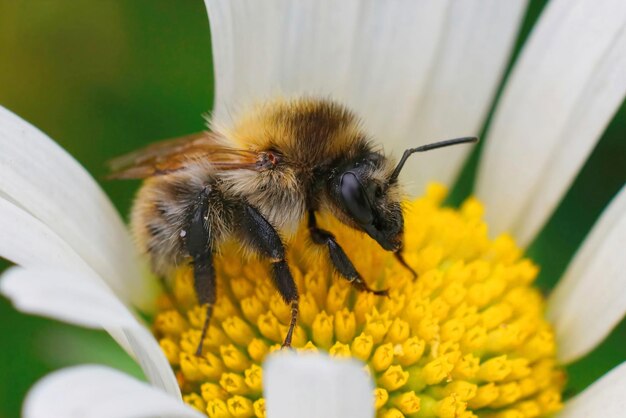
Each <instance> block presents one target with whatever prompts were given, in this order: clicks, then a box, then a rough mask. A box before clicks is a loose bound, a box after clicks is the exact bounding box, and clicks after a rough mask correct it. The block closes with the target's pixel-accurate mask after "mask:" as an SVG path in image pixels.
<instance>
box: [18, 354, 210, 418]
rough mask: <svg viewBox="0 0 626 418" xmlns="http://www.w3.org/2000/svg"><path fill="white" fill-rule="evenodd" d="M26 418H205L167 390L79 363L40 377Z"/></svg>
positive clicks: (26, 406) (29, 397)
mask: <svg viewBox="0 0 626 418" xmlns="http://www.w3.org/2000/svg"><path fill="white" fill-rule="evenodd" d="M22 416H23V417H24V418H51V417H53V418H70V417H76V418H78V417H80V418H153V417H167V418H203V417H204V418H205V415H202V414H200V413H199V412H198V411H196V410H194V409H192V408H191V407H189V406H187V405H185V404H184V403H182V402H181V401H180V400H177V399H176V398H172V397H171V396H168V395H166V394H164V393H163V392H161V391H159V390H157V389H155V388H153V387H151V386H149V385H147V384H145V383H143V382H140V381H138V380H136V379H134V378H132V377H130V376H128V375H126V374H124V373H121V372H119V371H117V370H113V369H109V368H106V367H102V366H78V367H72V368H69V369H65V370H61V371H59V372H56V373H53V374H51V375H48V376H46V377H45V378H43V379H42V380H40V381H39V382H38V383H37V384H36V385H35V386H34V387H33V388H32V389H31V391H30V392H29V394H28V395H27V397H26V400H25V403H24V409H23V414H22Z"/></svg>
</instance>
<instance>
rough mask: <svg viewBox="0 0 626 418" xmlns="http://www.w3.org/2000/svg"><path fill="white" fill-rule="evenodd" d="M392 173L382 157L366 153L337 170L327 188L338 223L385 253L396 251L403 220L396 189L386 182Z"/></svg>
mask: <svg viewBox="0 0 626 418" xmlns="http://www.w3.org/2000/svg"><path fill="white" fill-rule="evenodd" d="M392 170H393V165H392V164H391V163H390V161H389V160H387V158H386V157H384V156H383V155H381V154H378V153H369V154H367V155H366V156H364V157H362V158H359V159H358V160H357V161H355V162H352V163H349V164H348V165H347V166H344V167H342V168H341V169H339V170H338V172H337V173H336V175H335V176H333V177H332V179H331V181H330V184H329V186H330V195H331V198H332V200H333V202H334V206H335V209H336V210H335V212H339V213H335V215H336V216H337V217H338V218H339V219H340V220H341V221H343V222H344V223H346V224H348V225H350V226H352V227H354V228H356V229H359V230H361V231H363V232H365V233H367V234H368V235H369V236H370V237H372V238H373V239H374V240H375V241H376V242H378V244H380V246H381V247H382V248H384V249H385V250H387V251H398V250H399V249H400V248H401V247H402V231H403V227H404V218H403V216H402V209H401V206H400V200H401V193H400V187H399V185H398V184H397V182H395V181H394V182H389V181H388V179H389V176H390V174H391V172H392ZM337 209H338V210H337Z"/></svg>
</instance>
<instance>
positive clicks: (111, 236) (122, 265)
mask: <svg viewBox="0 0 626 418" xmlns="http://www.w3.org/2000/svg"><path fill="white" fill-rule="evenodd" d="M0 196H4V197H5V198H7V199H8V200H10V201H12V202H13V203H15V204H17V205H19V206H20V207H22V208H23V209H24V210H26V211H27V212H29V213H30V214H32V215H33V216H34V217H35V218H37V219H39V220H40V221H41V222H42V223H44V224H45V225H47V226H48V227H49V228H50V229H51V230H52V231H53V232H54V233H55V234H56V235H58V237H60V238H61V239H62V240H64V241H66V242H67V244H68V245H69V246H70V247H71V248H73V249H74V251H75V252H76V253H77V254H79V255H80V256H81V257H82V258H83V259H84V260H85V262H86V263H87V264H88V265H90V266H91V267H92V268H93V269H94V270H95V271H96V272H97V273H98V274H99V275H100V276H101V277H103V278H104V279H105V280H106V281H107V282H108V283H109V284H110V285H111V287H112V288H113V289H114V290H115V292H116V293H117V294H118V295H120V296H121V297H123V298H124V299H125V300H126V301H132V303H133V304H135V306H138V307H140V308H142V309H149V308H150V307H151V306H152V304H153V303H154V293H153V289H152V286H153V285H154V284H151V283H150V282H149V281H148V280H146V279H145V277H144V276H143V275H142V274H141V271H140V269H139V265H138V263H137V259H136V253H135V251H134V250H133V246H132V243H131V241H130V238H129V236H128V233H127V231H126V229H125V227H124V224H123V223H122V221H121V218H120V217H119V215H118V214H117V212H116V211H115V208H114V207H113V205H112V204H111V202H110V201H109V199H108V198H107V197H106V195H105V194H104V192H103V191H102V190H101V189H100V187H99V186H98V184H97V183H96V182H95V181H94V180H93V179H92V178H91V177H90V175H89V174H88V173H87V172H86V171H85V169H84V168H83V167H81V166H80V164H78V163H77V162H76V161H75V160H74V159H73V158H72V157H71V156H70V155H69V154H67V153H66V152H65V151H64V150H63V149H61V148H60V147H59V146H58V145H57V144H56V143H55V142H54V141H52V140H51V139H50V138H48V137H47V136H46V135H45V134H44V133H42V132H41V131H39V130H38V129H37V128H35V127H34V126H32V125H30V124H29V123H27V122H25V121H24V120H22V119H20V118H19V117H18V116H16V115H14V114H13V113H11V112H9V111H8V110H6V109H4V108H2V107H0Z"/></svg>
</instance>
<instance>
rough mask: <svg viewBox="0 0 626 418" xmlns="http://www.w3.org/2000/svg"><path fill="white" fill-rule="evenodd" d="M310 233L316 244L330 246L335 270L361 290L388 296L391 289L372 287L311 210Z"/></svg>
mask: <svg viewBox="0 0 626 418" xmlns="http://www.w3.org/2000/svg"><path fill="white" fill-rule="evenodd" d="M308 227H309V233H310V234H311V239H312V240H313V242H314V243H315V244H318V245H326V246H327V247H328V253H329V255H330V260H331V261H332V263H333V266H334V267H335V270H336V271H337V273H339V275H340V276H341V277H343V278H344V279H346V280H348V281H349V282H350V283H352V285H353V286H354V287H355V288H357V289H358V290H360V291H363V292H370V293H373V294H375V295H380V296H388V295H389V290H388V289H384V290H374V289H371V288H370V287H369V286H368V285H367V283H365V281H364V280H363V278H362V277H361V275H360V274H359V272H358V271H356V268H354V265H353V264H352V262H351V261H350V259H349V258H348V256H347V255H346V253H345V252H344V251H343V248H341V247H340V246H339V244H338V243H337V240H336V239H335V236H334V235H333V234H331V233H330V232H328V231H326V230H325V229H321V228H318V227H317V222H316V221H315V213H314V212H313V211H309V223H308Z"/></svg>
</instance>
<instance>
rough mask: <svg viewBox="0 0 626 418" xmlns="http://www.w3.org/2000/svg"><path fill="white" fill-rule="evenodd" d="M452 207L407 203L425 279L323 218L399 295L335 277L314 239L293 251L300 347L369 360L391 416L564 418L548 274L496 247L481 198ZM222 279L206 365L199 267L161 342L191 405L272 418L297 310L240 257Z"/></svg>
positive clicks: (233, 255)
mask: <svg viewBox="0 0 626 418" xmlns="http://www.w3.org/2000/svg"><path fill="white" fill-rule="evenodd" d="M444 196H445V189H444V188H443V187H442V186H439V185H431V186H430V187H429V189H428V192H427V193H426V195H425V196H423V197H421V198H419V199H417V200H415V201H413V202H410V203H406V205H405V211H404V212H405V237H404V241H405V244H404V256H405V259H406V260H407V262H408V263H409V265H411V266H412V267H413V268H414V269H415V271H416V272H417V273H418V274H419V277H418V278H417V279H416V280H413V278H412V276H411V274H410V273H409V272H408V271H407V270H406V269H405V268H404V267H402V266H401V265H400V264H399V263H398V262H397V260H395V258H394V257H393V255H392V254H390V253H388V252H385V251H383V250H382V249H381V248H380V247H378V245H377V244H376V243H375V242H373V241H372V240H371V239H370V238H368V237H365V236H363V234H360V233H357V232H355V231H352V230H350V229H348V228H346V227H345V226H342V225H340V224H339V222H337V221H336V220H334V219H330V218H328V219H322V222H321V224H322V225H323V227H324V228H326V229H328V230H330V231H332V232H333V233H335V234H336V236H337V240H338V242H339V243H340V245H342V246H343V248H344V250H345V252H346V254H348V255H349V257H350V258H351V260H352V261H353V262H354V264H355V266H356V267H357V269H358V271H360V272H361V273H362V275H363V277H364V278H365V280H366V281H367V282H368V284H369V285H370V286H371V287H372V288H375V289H382V288H390V289H391V292H390V297H389V298H385V297H380V296H374V295H372V294H368V293H360V292H358V291H356V290H354V289H352V288H351V286H350V284H349V283H347V282H346V281H345V280H343V279H342V278H340V277H338V276H336V275H335V274H333V270H332V267H331V266H330V264H329V261H328V255H327V254H326V253H325V251H324V249H325V248H323V247H322V248H311V244H308V242H309V241H308V240H307V239H305V235H304V234H306V230H304V229H303V230H302V231H301V233H299V234H298V235H297V236H296V237H295V238H294V239H293V240H292V242H290V243H289V252H288V261H289V264H290V267H291V269H292V272H293V276H294V278H295V280H296V283H297V285H298V289H299V292H300V316H299V318H298V326H297V328H296V330H295V333H294V338H293V346H294V347H296V348H297V350H311V351H318V350H320V351H325V352H328V353H330V355H331V356H340V357H341V356H346V357H347V356H351V357H355V358H357V359H359V360H361V361H363V362H364V363H366V364H367V366H368V369H369V372H370V374H371V376H372V378H373V379H374V382H375V385H376V389H375V391H374V400H375V407H376V410H377V415H378V416H379V417H403V416H410V417H450V418H452V417H461V418H470V417H489V418H499V417H502V418H516V417H520V418H523V417H540V416H546V415H550V414H552V413H553V412H555V411H556V410H558V409H559V408H560V407H561V391H562V389H563V385H564V374H563V372H562V371H561V370H560V369H559V368H558V367H557V365H556V361H555V342H554V333H553V331H552V329H551V328H550V325H549V324H548V323H547V322H546V320H545V319H544V318H543V313H544V301H543V298H542V296H541V294H540V293H539V291H538V290H537V289H535V288H533V287H532V286H531V284H532V282H533V280H534V278H535V276H536V275H537V272H538V269H537V267H536V266H535V265H534V264H533V263H532V262H531V261H530V260H528V259H525V258H522V252H521V250H520V249H519V248H518V247H517V246H516V245H515V243H514V242H513V240H512V239H511V238H510V237H509V236H507V235H501V236H499V237H497V238H496V239H494V240H491V239H489V238H488V236H487V226H486V225H485V223H484V222H483V221H482V213H483V209H482V206H481V204H480V203H479V202H478V201H477V200H476V199H473V198H470V199H468V200H467V201H466V202H465V203H464V204H463V206H462V207H461V209H460V210H455V209H451V208H442V207H441V201H442V200H443V198H444ZM216 271H217V274H218V298H217V304H216V306H215V309H214V313H213V319H212V321H211V325H210V328H209V330H208V332H207V337H206V339H205V340H204V342H203V354H202V356H201V357H196V356H195V355H194V353H195V350H196V347H197V345H198V342H199V338H200V330H201V327H202V323H203V320H204V316H205V308H204V307H203V306H198V303H197V300H196V296H195V294H194V290H193V277H192V272H191V269H190V268H188V267H184V268H181V269H180V270H179V271H178V273H177V275H176V277H175V278H174V281H173V292H172V293H173V295H164V297H163V298H162V299H161V303H160V305H161V308H160V312H159V314H158V315H157V316H156V318H155V322H154V332H155V334H156V336H157V338H158V339H159V341H160V344H161V347H162V348H163V351H164V352H165V354H166V356H167V358H168V359H169V361H170V363H171V365H172V367H173V368H174V370H175V371H176V373H177V376H178V379H179V383H180V387H181V390H182V392H183V396H184V400H185V402H187V403H188V404H190V405H192V406H193V407H195V408H197V409H198V410H200V411H202V412H203V413H205V414H207V415H208V416H209V417H211V418H218V417H263V416H265V404H264V399H263V397H262V391H263V388H262V385H261V381H262V379H261V375H262V369H261V364H262V362H263V360H264V358H265V356H266V355H267V354H268V353H270V352H272V351H274V350H278V349H280V344H281V342H282V340H283V338H284V335H285V333H286V330H287V325H288V324H289V319H290V311H289V307H288V306H287V305H285V303H284V302H283V301H282V299H281V298H280V296H279V295H278V293H277V292H276V291H275V290H274V287H273V285H272V282H271V278H270V276H269V274H268V266H267V263H265V262H261V261H242V258H241V257H240V256H239V255H237V251H236V249H234V248H233V247H229V248H228V249H224V251H223V254H222V255H220V256H219V257H217V260H216Z"/></svg>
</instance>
